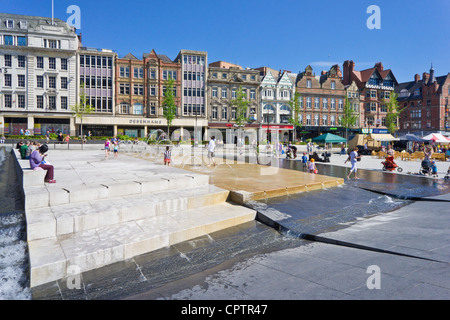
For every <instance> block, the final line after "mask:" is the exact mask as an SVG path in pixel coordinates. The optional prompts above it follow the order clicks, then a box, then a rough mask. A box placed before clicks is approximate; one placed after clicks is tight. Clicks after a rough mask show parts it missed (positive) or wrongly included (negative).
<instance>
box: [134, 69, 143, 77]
mask: <svg viewBox="0 0 450 320" xmlns="http://www.w3.org/2000/svg"><path fill="white" fill-rule="evenodd" d="M134 77H135V78H138V79H142V78H144V69H143V68H134Z"/></svg>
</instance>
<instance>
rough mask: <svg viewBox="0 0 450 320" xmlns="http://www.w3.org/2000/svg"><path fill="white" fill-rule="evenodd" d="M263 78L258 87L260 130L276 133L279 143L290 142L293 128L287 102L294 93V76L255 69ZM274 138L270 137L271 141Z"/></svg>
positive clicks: (267, 69)
mask: <svg viewBox="0 0 450 320" xmlns="http://www.w3.org/2000/svg"><path fill="white" fill-rule="evenodd" d="M256 70H260V74H261V76H262V77H263V78H262V80H261V85H260V99H261V100H260V101H261V102H260V112H261V118H262V119H263V121H262V128H263V129H269V130H270V131H271V132H272V133H273V132H274V131H275V132H276V131H278V133H279V136H278V137H279V139H280V140H281V141H283V142H284V141H289V140H292V138H293V136H292V132H293V129H294V126H293V125H292V124H290V122H289V119H291V117H292V112H293V110H291V107H290V105H289V102H290V101H291V99H292V98H293V96H294V93H295V78H296V76H297V75H296V74H293V73H290V72H288V71H284V72H278V71H276V70H273V69H270V68H267V67H262V68H257V69H256ZM273 138H275V137H272V139H273Z"/></svg>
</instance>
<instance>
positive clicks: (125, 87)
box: [119, 83, 130, 94]
mask: <svg viewBox="0 0 450 320" xmlns="http://www.w3.org/2000/svg"><path fill="white" fill-rule="evenodd" d="M119 93H120V94H130V85H129V84H128V83H121V84H120V86H119Z"/></svg>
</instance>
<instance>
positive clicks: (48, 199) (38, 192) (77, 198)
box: [23, 173, 209, 210]
mask: <svg viewBox="0 0 450 320" xmlns="http://www.w3.org/2000/svg"><path fill="white" fill-rule="evenodd" d="M67 179H70V176H69V178H67ZM85 181H86V180H85ZM208 184H209V176H207V175H203V174H195V173H192V174H190V173H174V174H170V175H167V174H164V175H163V174H161V175H158V174H156V175H151V176H143V177H142V178H136V179H133V180H126V179H123V180H118V179H110V180H107V179H105V178H103V179H102V180H97V182H96V181H88V182H87V183H78V184H74V183H72V181H70V180H69V181H64V180H63V181H61V182H60V181H58V183H56V184H47V185H42V186H29V187H26V186H24V188H23V189H24V198H25V210H28V209H37V208H45V207H48V206H55V205H63V204H73V203H81V202H86V201H95V200H106V199H113V198H118V197H123V196H131V195H142V194H148V193H152V192H157V191H165V190H180V189H183V188H194V187H201V186H206V185H208Z"/></svg>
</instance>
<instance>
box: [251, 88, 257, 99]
mask: <svg viewBox="0 0 450 320" xmlns="http://www.w3.org/2000/svg"><path fill="white" fill-rule="evenodd" d="M250 99H251V100H255V99H256V92H255V90H250Z"/></svg>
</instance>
